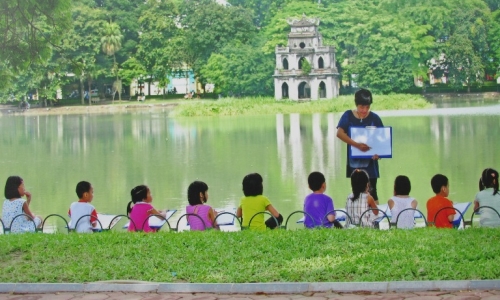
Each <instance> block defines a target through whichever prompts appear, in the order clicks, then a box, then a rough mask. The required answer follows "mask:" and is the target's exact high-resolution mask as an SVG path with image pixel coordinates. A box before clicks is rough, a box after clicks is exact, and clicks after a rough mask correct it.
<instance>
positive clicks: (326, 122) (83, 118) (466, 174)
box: [0, 104, 500, 219]
mask: <svg viewBox="0 0 500 300" xmlns="http://www.w3.org/2000/svg"><path fill="white" fill-rule="evenodd" d="M373 109H374V111H375V112H377V110H376V106H375V105H374V107H373ZM377 113H379V115H380V116H381V117H382V119H383V121H384V124H385V125H386V126H392V127H393V158H392V159H383V160H382V161H381V163H380V167H381V175H382V177H381V179H380V180H379V197H380V202H381V203H386V202H387V199H388V198H389V197H390V196H391V195H392V187H393V180H394V178H395V177H396V176H397V175H400V174H404V175H407V176H409V177H410V180H411V182H412V192H411V195H412V196H414V197H416V198H417V200H419V208H420V209H422V210H424V211H425V201H426V200H427V199H428V198H429V197H431V196H432V189H431V187H430V178H431V177H432V176H433V175H434V174H436V173H443V174H445V175H447V176H448V177H449V178H450V188H451V194H450V198H451V199H452V200H453V201H455V202H465V201H472V200H473V197H474V195H475V193H476V192H477V186H478V179H479V176H480V173H481V171H482V170H483V169H484V168H486V167H494V168H497V169H499V168H500V162H499V148H500V147H499V146H500V119H499V115H500V105H498V104H494V105H489V106H469V107H455V108H449V107H447V108H437V109H431V110H419V111H380V112H377ZM340 115H341V114H314V115H298V114H294V115H276V116H264V117H219V118H186V119H172V118H169V117H168V113H166V112H143V113H131V114H115V115H59V116H38V117H33V116H26V117H25V116H1V117H0V130H1V135H0V139H1V145H2V146H1V155H0V179H1V181H2V183H1V184H2V186H3V184H4V182H5V180H6V178H7V177H8V176H9V175H20V176H21V177H23V178H24V179H25V182H26V186H27V189H28V190H29V191H30V192H31V193H32V194H33V200H32V204H31V207H32V210H33V211H34V212H35V213H37V214H41V215H44V216H46V215H48V214H50V213H58V214H63V215H66V213H67V210H68V207H69V205H70V203H71V202H72V201H75V200H77V197H76V193H75V186H76V183H77V182H78V181H80V180H87V181H90V182H91V183H92V184H93V185H94V188H95V192H94V201H93V204H94V206H95V207H96V209H97V210H98V211H99V212H105V213H115V214H118V213H124V212H125V207H126V204H127V203H128V201H129V192H130V189H131V188H133V187H134V186H136V185H139V184H147V185H149V187H150V188H151V190H152V193H153V198H154V201H153V204H154V206H155V207H157V208H159V209H164V208H173V209H178V210H181V211H183V209H184V207H185V205H186V203H187V199H186V190H187V187H188V185H189V183H190V182H192V181H194V180H202V181H205V182H207V184H208V185H209V187H210V189H209V203H210V204H211V205H213V206H214V207H236V206H237V205H238V202H239V199H240V198H241V196H242V191H241V180H242V178H243V176H244V175H246V174H247V173H250V172H259V173H261V174H262V175H263V177H264V194H265V195H267V196H268V197H269V198H270V199H271V202H272V203H273V204H274V206H275V207H276V208H277V209H278V210H279V211H280V212H281V213H282V214H283V215H285V216H287V215H288V214H289V213H291V212H292V211H294V210H299V209H301V208H302V203H303V199H304V196H305V195H306V194H307V193H309V190H308V187H307V175H308V174H309V173H310V172H311V171H315V170H318V171H321V172H323V173H324V174H325V175H326V177H327V193H328V194H329V195H331V196H332V197H333V198H334V202H335V206H336V207H337V208H342V207H343V206H344V204H345V198H346V196H347V195H348V194H349V192H350V183H349V180H348V179H346V178H345V160H346V147H345V144H343V143H342V142H340V141H339V140H338V139H337V138H336V137H335V134H336V125H337V123H338V120H339V118H340ZM469 215H470V211H469ZM176 216H177V217H178V216H180V214H179V213H177V214H176ZM174 219H175V218H174Z"/></svg>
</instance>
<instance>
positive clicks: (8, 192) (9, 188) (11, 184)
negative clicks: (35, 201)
mask: <svg viewBox="0 0 500 300" xmlns="http://www.w3.org/2000/svg"><path fill="white" fill-rule="evenodd" d="M21 184H23V179H22V178H21V177H19V176H10V177H9V178H7V181H6V182H5V192H4V195H5V199H15V198H21V194H19V186H20V185H21Z"/></svg>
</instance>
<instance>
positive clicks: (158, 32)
mask: <svg viewBox="0 0 500 300" xmlns="http://www.w3.org/2000/svg"><path fill="white" fill-rule="evenodd" d="M145 6H146V8H145V9H144V11H143V14H142V16H141V17H140V18H139V22H140V25H141V30H142V33H141V36H140V43H139V46H138V51H137V58H138V59H140V61H141V63H142V64H143V65H144V66H145V67H146V69H147V71H148V74H149V75H150V76H148V77H147V78H148V80H149V83H150V84H151V81H152V80H153V79H157V80H158V81H159V83H160V85H162V86H164V87H165V86H166V85H167V83H168V82H167V76H168V74H170V73H171V72H172V68H173V66H172V65H173V61H174V57H177V56H178V54H176V52H175V51H173V45H174V44H173V41H172V40H173V39H174V37H175V36H176V35H177V34H178V33H177V31H178V30H179V29H178V28H177V26H176V24H175V20H176V18H177V8H176V7H175V5H174V4H173V2H172V1H169V0H163V1H157V0H149V1H147V2H146V5H145ZM179 51H180V52H182V49H179ZM149 91H151V89H149Z"/></svg>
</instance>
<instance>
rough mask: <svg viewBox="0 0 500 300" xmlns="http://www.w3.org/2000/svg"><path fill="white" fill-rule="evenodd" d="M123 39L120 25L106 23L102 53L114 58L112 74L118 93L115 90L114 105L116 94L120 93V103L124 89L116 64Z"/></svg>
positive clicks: (102, 39) (102, 38) (102, 40)
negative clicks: (116, 54)
mask: <svg viewBox="0 0 500 300" xmlns="http://www.w3.org/2000/svg"><path fill="white" fill-rule="evenodd" d="M122 39H123V35H122V34H121V32H120V26H118V24H116V23H113V22H111V21H110V22H109V23H105V26H104V28H103V32H102V37H101V45H102V51H103V52H104V53H106V55H110V56H111V55H112V56H113V68H112V72H111V73H112V74H114V75H115V76H116V83H115V85H113V86H114V87H116V91H115V90H113V98H112V103H114V100H115V92H118V99H119V101H121V100H122V96H121V93H122V88H121V82H120V79H119V77H118V63H117V62H116V56H115V53H116V52H117V51H118V50H120V48H121V47H122Z"/></svg>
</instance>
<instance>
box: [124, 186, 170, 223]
mask: <svg viewBox="0 0 500 300" xmlns="http://www.w3.org/2000/svg"><path fill="white" fill-rule="evenodd" d="M130 196H131V197H132V201H130V202H129V203H128V205H127V215H129V216H130V223H129V225H128V231H141V230H142V231H144V232H153V231H155V230H154V229H153V228H151V227H149V216H151V215H160V216H162V217H164V218H166V216H167V213H166V211H161V210H156V209H155V208H154V207H153V205H151V202H153V195H151V191H150V189H149V188H148V187H147V186H145V185H138V186H136V187H135V188H133V189H132V190H131V191H130ZM132 204H134V206H132ZM131 206H132V207H131Z"/></svg>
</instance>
